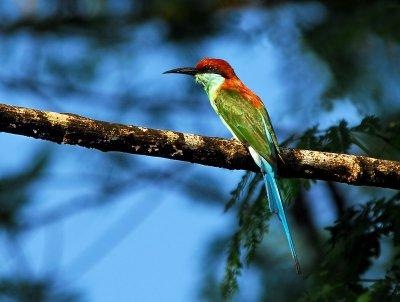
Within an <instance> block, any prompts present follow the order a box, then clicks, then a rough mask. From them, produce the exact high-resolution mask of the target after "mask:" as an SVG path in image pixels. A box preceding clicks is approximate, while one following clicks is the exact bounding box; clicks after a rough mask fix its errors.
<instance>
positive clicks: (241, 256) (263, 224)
mask: <svg viewBox="0 0 400 302" xmlns="http://www.w3.org/2000/svg"><path fill="white" fill-rule="evenodd" d="M261 178H262V177H261V174H260V173H259V174H254V173H251V172H247V173H245V174H244V176H243V177H242V179H241V181H240V182H239V184H238V186H237V188H236V189H235V190H234V191H233V192H232V197H231V199H230V200H229V201H228V203H227V205H226V209H230V208H232V207H233V206H234V205H236V211H237V213H236V214H237V219H238V224H239V225H238V230H237V231H236V232H235V233H234V235H233V236H232V238H231V242H230V244H229V247H228V258H227V263H226V267H225V276H224V280H223V282H222V284H221V291H222V295H223V297H224V298H229V297H231V296H232V295H233V294H234V293H235V292H236V290H237V289H238V281H237V278H238V276H239V275H240V274H241V270H242V268H243V264H249V263H250V261H251V260H252V259H253V257H254V254H255V251H256V249H257V247H258V245H259V244H260V243H261V241H262V239H263V237H264V234H266V233H267V232H268V222H269V218H270V217H271V213H270V212H269V209H268V205H267V202H266V198H265V194H266V193H265V190H264V186H263V185H262V183H261V182H260V181H261Z"/></svg>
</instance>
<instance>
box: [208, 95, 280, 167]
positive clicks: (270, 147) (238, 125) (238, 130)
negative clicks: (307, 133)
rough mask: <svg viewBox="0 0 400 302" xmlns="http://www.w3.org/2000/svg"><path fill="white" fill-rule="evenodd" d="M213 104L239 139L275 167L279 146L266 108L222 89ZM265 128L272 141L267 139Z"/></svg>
mask: <svg viewBox="0 0 400 302" xmlns="http://www.w3.org/2000/svg"><path fill="white" fill-rule="evenodd" d="M211 102H212V103H213V105H214V106H213V107H214V109H215V111H216V112H217V114H218V115H219V116H220V117H221V118H222V119H223V121H224V122H225V123H226V124H227V126H228V127H229V129H230V131H231V132H232V133H233V134H234V135H235V136H236V137H237V139H238V140H240V141H241V142H242V143H243V144H245V145H246V146H251V147H252V148H253V149H254V150H255V151H257V153H258V154H260V155H261V156H262V157H263V158H264V159H265V160H267V161H268V162H269V163H270V164H272V165H273V166H275V162H276V157H277V154H278V150H279V149H278V148H279V146H278V141H277V139H276V135H275V132H274V129H273V128H272V124H271V120H270V118H269V116H268V113H267V111H266V110H265V108H264V106H262V107H260V108H257V107H255V106H254V105H253V104H252V103H250V101H249V100H246V99H244V98H243V97H242V96H241V95H240V94H239V93H238V92H236V91H234V90H225V89H220V90H219V91H218V92H217V94H216V96H215V99H214V100H211ZM263 119H264V121H265V126H264V121H263ZM265 127H266V128H267V130H268V134H269V135H270V136H271V139H266V134H265Z"/></svg>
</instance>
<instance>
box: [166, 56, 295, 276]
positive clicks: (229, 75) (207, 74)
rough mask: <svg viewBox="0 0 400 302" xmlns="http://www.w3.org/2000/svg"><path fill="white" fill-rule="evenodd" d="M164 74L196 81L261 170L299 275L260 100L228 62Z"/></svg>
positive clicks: (272, 138) (275, 152) (272, 139)
mask: <svg viewBox="0 0 400 302" xmlns="http://www.w3.org/2000/svg"><path fill="white" fill-rule="evenodd" d="M164 73H180V74H187V75H191V76H194V78H195V79H196V82H197V83H199V84H201V85H203V87H204V90H205V91H206V93H207V95H208V98H209V100H210V103H211V106H212V107H213V108H214V110H215V112H216V113H217V114H218V116H219V117H220V118H221V120H222V122H223V123H224V124H225V126H226V127H227V128H228V129H229V131H230V132H231V133H232V134H233V136H234V137H235V138H236V139H238V140H239V141H240V142H241V143H242V144H244V145H245V146H246V147H247V148H248V149H249V151H250V154H251V156H252V157H253V159H254V161H255V162H256V164H257V165H258V166H259V167H260V169H261V172H262V175H263V178H264V182H265V187H266V191H267V197H268V203H269V208H270V210H271V212H273V213H275V214H277V215H278V217H279V219H280V221H281V222H282V225H283V229H284V231H285V234H286V238H287V241H288V243H289V248H290V251H291V253H292V257H293V259H294V261H295V265H296V270H297V273H298V274H301V270H300V265H299V261H298V259H297V254H296V250H295V245H294V242H293V239H292V235H291V232H290V229H289V225H288V222H287V219H286V215H285V211H284V209H283V204H282V196H281V193H280V190H279V187H278V184H277V181H276V169H277V159H278V157H279V158H280V155H279V145H278V140H277V138H276V135H275V132H274V129H273V128H272V124H271V120H270V118H269V115H268V112H267V110H266V109H265V107H264V104H263V102H262V101H261V99H260V98H259V97H258V96H257V95H256V94H255V93H254V92H252V91H251V90H250V89H249V88H247V87H246V86H245V85H244V84H243V83H242V81H241V80H240V79H239V78H238V77H237V76H236V74H235V71H234V70H233V68H232V67H231V66H230V65H229V63H228V62H226V61H224V60H222V59H211V58H204V59H202V60H200V61H199V62H198V63H197V65H196V67H183V68H176V69H172V70H168V71H166V72H164Z"/></svg>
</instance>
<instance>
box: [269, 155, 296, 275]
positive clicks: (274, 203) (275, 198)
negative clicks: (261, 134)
mask: <svg viewBox="0 0 400 302" xmlns="http://www.w3.org/2000/svg"><path fill="white" fill-rule="evenodd" d="M261 171H262V174H263V177H264V182H265V188H266V190H267V196H268V202H269V208H270V210H271V212H272V213H275V214H278V217H279V220H280V221H281V223H282V225H283V230H284V231H285V235H286V239H287V241H288V244H289V248H290V252H291V253H292V257H293V260H294V262H295V266H296V271H297V273H298V274H299V275H301V269H300V264H299V260H298V258H297V254H296V248H295V245H294V241H293V239H292V234H291V232H290V229H289V225H288V222H287V220H286V214H285V210H284V209H283V204H282V198H281V195H280V192H279V188H278V184H277V182H276V179H275V171H274V169H273V167H272V166H271V165H270V164H269V163H268V162H267V161H266V160H265V159H263V158H261Z"/></svg>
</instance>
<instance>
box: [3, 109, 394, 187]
mask: <svg viewBox="0 0 400 302" xmlns="http://www.w3.org/2000/svg"><path fill="white" fill-rule="evenodd" d="M0 132H7V133H13V134H19V135H24V136H29V137H33V138H39V139H43V140H47V141H52V142H56V143H59V144H68V145H78V146H81V147H86V148H94V149H98V150H100V151H104V152H108V151H118V152H124V153H131V154H141V155H147V156H156V157H164V158H169V159H175V160H181V161H187V162H191V163H197V164H202V165H207V166H214V167H220V168H226V169H238V170H251V171H258V168H257V166H256V165H255V164H254V162H253V160H252V158H251V157H250V155H249V153H248V151H247V149H246V148H245V147H244V146H243V145H242V144H240V143H238V142H237V141H234V140H226V139H221V138H215V137H205V136H200V135H194V134H186V133H180V132H175V131H169V130H156V129H151V128H144V127H137V126H127V125H121V124H115V123H108V122H103V121H97V120H93V119H89V118H86V117H82V116H78V115H75V114H70V113H54V112H47V111H40V110H34V109H29V108H23V107H17V106H10V105H5V104H0ZM282 158H283V162H280V163H279V164H278V173H279V175H280V176H282V177H288V178H308V179H321V180H329V181H336V182H343V183H348V184H352V185H365V186H378V187H386V188H393V189H399V188H400V163H399V162H394V161H388V160H381V159H375V158H370V157H365V156H355V155H347V154H337V153H328V152H320V151H311V150H298V149H282Z"/></svg>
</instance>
